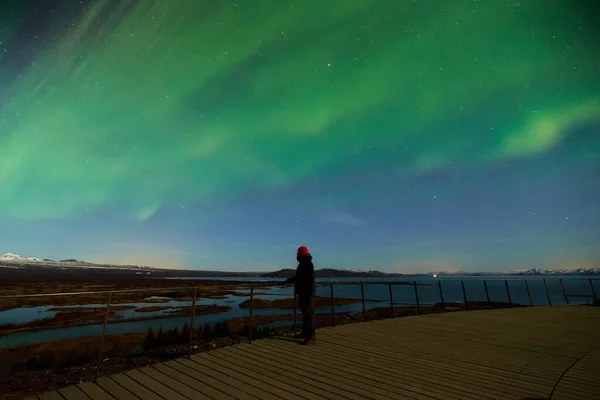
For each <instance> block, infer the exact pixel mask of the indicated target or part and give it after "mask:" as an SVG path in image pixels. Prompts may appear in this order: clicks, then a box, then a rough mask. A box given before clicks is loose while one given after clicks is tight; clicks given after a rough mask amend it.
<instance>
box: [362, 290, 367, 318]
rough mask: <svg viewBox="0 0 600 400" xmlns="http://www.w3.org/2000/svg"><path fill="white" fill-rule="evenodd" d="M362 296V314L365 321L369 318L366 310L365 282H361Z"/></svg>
mask: <svg viewBox="0 0 600 400" xmlns="http://www.w3.org/2000/svg"><path fill="white" fill-rule="evenodd" d="M360 298H361V301H362V316H363V321H366V320H367V312H366V311H365V286H364V285H363V283H362V282H361V283H360Z"/></svg>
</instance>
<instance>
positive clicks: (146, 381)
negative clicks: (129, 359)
mask: <svg viewBox="0 0 600 400" xmlns="http://www.w3.org/2000/svg"><path fill="white" fill-rule="evenodd" d="M125 374H126V375H127V376H128V377H130V378H131V379H133V380H135V381H136V382H137V383H139V384H140V385H142V386H144V387H146V388H147V389H148V390H150V391H152V393H155V394H157V395H158V396H160V397H162V398H164V399H169V400H171V399H173V400H185V399H186V398H185V397H184V396H182V395H180V394H179V393H177V392H175V391H174V390H173V389H170V388H169V387H167V386H165V385H163V384H162V383H160V382H158V381H156V380H154V379H152V378H150V377H149V376H148V375H146V374H144V373H142V372H140V371H139V370H137V369H134V370H133V371H128V372H126V373H125Z"/></svg>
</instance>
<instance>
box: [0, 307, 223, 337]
mask: <svg viewBox="0 0 600 400" xmlns="http://www.w3.org/2000/svg"><path fill="white" fill-rule="evenodd" d="M229 310H231V307H228V306H213V305H197V306H196V309H195V315H206V314H219V313H223V312H226V311H229ZM190 314H191V307H182V308H178V309H175V310H173V311H170V312H167V313H165V314H161V315H153V316H143V313H142V314H141V315H142V316H141V317H136V318H119V317H117V314H116V312H115V310H111V311H110V312H109V313H108V318H109V321H108V322H109V323H110V324H116V323H119V322H130V321H149V320H157V319H168V318H172V317H180V316H190ZM103 321H104V310H95V309H92V311H87V310H86V311H72V312H58V313H56V315H55V316H54V317H52V318H44V319H38V320H35V321H31V322H27V323H25V324H3V325H0V335H2V336H4V335H11V334H15V333H23V332H38V331H43V330H48V329H56V328H70V327H74V326H85V325H94V324H102V323H103Z"/></svg>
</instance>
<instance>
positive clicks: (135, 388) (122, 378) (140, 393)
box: [110, 374, 162, 400]
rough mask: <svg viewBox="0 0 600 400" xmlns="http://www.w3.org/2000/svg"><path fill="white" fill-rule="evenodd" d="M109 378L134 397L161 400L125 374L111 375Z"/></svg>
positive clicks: (144, 399) (145, 399)
mask: <svg viewBox="0 0 600 400" xmlns="http://www.w3.org/2000/svg"><path fill="white" fill-rule="evenodd" d="M110 378H111V379H112V380H113V381H115V382H117V383H118V384H119V385H121V386H123V387H124V388H125V389H127V390H128V391H129V392H131V393H133V394H134V395H135V396H137V397H139V398H140V399H143V400H162V398H161V397H160V396H159V395H157V394H156V393H154V392H153V391H151V390H150V389H148V388H146V387H144V386H142V385H140V384H139V383H137V382H136V381H134V380H133V379H131V378H130V377H128V376H127V375H125V374H115V375H111V376H110Z"/></svg>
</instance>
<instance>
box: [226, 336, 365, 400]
mask: <svg viewBox="0 0 600 400" xmlns="http://www.w3.org/2000/svg"><path fill="white" fill-rule="evenodd" d="M219 353H226V354H227V355H229V356H231V357H233V358H235V359H244V360H245V361H246V362H247V363H248V364H250V365H252V366H253V367H254V368H255V369H256V368H258V369H259V370H261V371H264V372H265V373H268V374H269V375H271V376H274V377H277V379H280V380H283V381H284V382H286V383H287V384H289V385H292V386H293V385H297V387H298V388H299V392H309V393H313V394H316V395H318V396H320V397H323V398H325V399H329V400H344V399H347V398H354V397H353V395H352V394H350V396H348V394H347V393H345V392H344V391H343V390H339V388H337V387H335V386H333V387H332V386H330V385H325V384H323V383H322V382H318V381H314V380H310V379H308V378H306V377H304V376H303V375H298V374H296V373H294V372H290V371H288V370H285V369H281V368H280V367H279V364H277V363H276V364H273V363H270V362H269V361H265V360H263V359H262V358H260V357H254V355H252V354H249V353H247V354H244V353H240V352H239V351H238V350H235V349H233V348H232V347H225V348H222V349H219Z"/></svg>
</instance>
